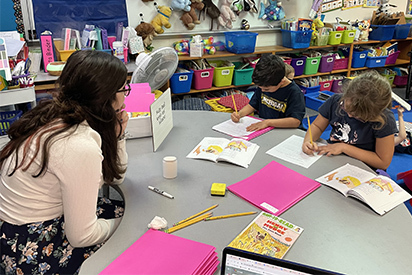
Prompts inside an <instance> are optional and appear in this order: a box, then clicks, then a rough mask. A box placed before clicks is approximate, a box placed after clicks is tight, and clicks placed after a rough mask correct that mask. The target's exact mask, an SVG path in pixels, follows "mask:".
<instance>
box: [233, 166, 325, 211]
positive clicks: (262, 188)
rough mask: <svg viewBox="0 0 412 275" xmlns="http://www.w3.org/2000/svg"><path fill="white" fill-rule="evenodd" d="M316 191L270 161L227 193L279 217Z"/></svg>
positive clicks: (310, 181) (311, 184)
mask: <svg viewBox="0 0 412 275" xmlns="http://www.w3.org/2000/svg"><path fill="white" fill-rule="evenodd" d="M319 187H320V184H319V183H318V182H316V181H315V180H313V179H310V178H308V177H305V176H303V175H301V174H299V173H298V172H295V171H293V170H292V169H290V168H288V167H286V166H283V165H282V164H280V163H277V162H276V161H272V162H270V163H269V164H267V165H266V166H265V167H263V168H262V169H260V170H259V171H258V172H256V173H255V174H253V175H251V176H250V177H248V178H246V179H244V180H241V181H239V182H237V183H235V184H232V185H230V186H229V187H228V189H229V190H230V191H231V192H232V193H234V194H235V195H237V196H239V197H241V198H242V199H244V200H246V201H248V202H249V203H251V204H253V205H255V206H256V207H258V208H260V209H262V210H263V211H266V212H270V213H273V214H274V215H276V216H279V215H280V214H282V213H283V212H284V211H286V210H287V209H289V208H290V207H291V206H293V205H294V204H295V203H297V202H298V201H300V200H301V199H303V198H304V197H306V196H307V195H309V194H310V193H311V192H312V191H314V190H315V189H317V188H319Z"/></svg>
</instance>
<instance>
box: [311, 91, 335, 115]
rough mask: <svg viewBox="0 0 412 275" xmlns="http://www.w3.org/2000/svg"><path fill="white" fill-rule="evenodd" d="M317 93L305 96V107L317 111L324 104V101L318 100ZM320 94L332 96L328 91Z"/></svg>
mask: <svg viewBox="0 0 412 275" xmlns="http://www.w3.org/2000/svg"><path fill="white" fill-rule="evenodd" d="M319 93H320V92H316V93H309V94H305V104H306V107H308V108H310V109H312V110H315V111H318V110H319V107H320V106H322V104H323V103H325V101H326V100H322V99H319ZM322 93H324V94H327V95H329V96H332V95H333V94H334V93H333V92H330V91H322Z"/></svg>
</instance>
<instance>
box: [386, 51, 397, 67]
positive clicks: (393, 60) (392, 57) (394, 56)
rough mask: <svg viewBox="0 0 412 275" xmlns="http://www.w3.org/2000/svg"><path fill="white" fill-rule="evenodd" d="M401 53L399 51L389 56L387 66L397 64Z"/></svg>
mask: <svg viewBox="0 0 412 275" xmlns="http://www.w3.org/2000/svg"><path fill="white" fill-rule="evenodd" d="M400 52H401V51H397V52H394V53H391V54H390V55H388V57H387V58H386V61H385V65H389V64H395V63H396V59H398V56H399V53H400Z"/></svg>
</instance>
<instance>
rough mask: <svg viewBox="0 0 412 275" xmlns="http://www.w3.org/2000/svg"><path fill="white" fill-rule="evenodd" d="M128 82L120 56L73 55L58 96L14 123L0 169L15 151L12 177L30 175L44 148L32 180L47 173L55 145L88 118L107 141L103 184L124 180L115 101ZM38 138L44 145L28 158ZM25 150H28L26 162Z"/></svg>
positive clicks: (60, 82) (60, 78)
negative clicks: (118, 144) (50, 155)
mask: <svg viewBox="0 0 412 275" xmlns="http://www.w3.org/2000/svg"><path fill="white" fill-rule="evenodd" d="M126 78H127V69H126V66H125V65H124V64H123V63H122V62H121V61H120V60H119V59H118V58H116V57H114V56H111V55H109V54H107V53H104V52H99V51H77V52H74V53H73V54H72V55H71V56H70V57H69V59H68V60H67V63H66V65H65V67H64V69H63V71H62V74H61V76H60V77H59V79H58V80H57V87H58V88H57V89H58V93H57V96H56V97H55V98H53V99H51V100H47V101H44V102H41V103H40V104H39V105H38V106H37V107H35V108H34V109H33V110H31V111H28V112H27V113H25V114H24V115H23V116H22V117H21V118H20V119H19V120H17V121H16V122H14V123H13V124H12V125H11V127H10V129H9V131H8V135H9V138H10V142H9V143H8V144H7V145H6V146H5V147H4V148H3V149H2V150H1V152H0V167H1V166H2V165H3V162H4V161H5V160H6V159H7V158H8V157H9V156H10V155H11V154H12V153H14V152H15V153H16V157H15V158H14V160H13V161H14V167H13V169H12V170H11V173H9V176H11V175H13V174H14V172H15V171H16V170H17V169H19V168H20V169H23V171H26V170H27V169H28V168H29V166H30V165H31V164H32V162H33V160H34V159H35V158H36V156H37V155H38V154H39V153H40V152H39V151H40V150H41V153H40V156H41V163H40V169H39V171H38V172H36V174H35V175H33V177H38V176H40V175H42V174H44V173H45V172H46V170H47V165H48V161H49V153H50V148H51V146H52V144H53V143H54V142H55V141H56V140H57V139H61V138H63V137H67V136H69V135H70V134H71V133H73V132H74V131H75V130H76V129H77V127H78V125H79V124H80V123H81V122H83V121H85V120H86V121H87V123H88V124H89V126H90V127H91V128H93V129H94V130H95V131H97V132H98V133H99V134H100V136H101V138H102V153H103V156H104V159H103V164H102V165H103V178H104V180H105V181H106V182H111V181H113V180H114V178H116V179H119V178H120V175H121V174H122V173H124V172H125V171H124V169H123V168H122V167H121V164H120V161H119V158H118V155H117V138H118V136H117V134H116V125H120V126H121V124H120V121H119V119H118V118H117V115H116V112H115V110H114V109H113V107H112V103H113V102H114V101H115V100H116V93H117V91H118V90H119V89H120V88H122V87H123V85H124V83H125V82H126ZM45 134H48V135H45ZM56 137H57V138H56ZM34 140H37V141H40V140H44V144H43V146H41V144H40V143H39V142H36V143H35V151H34V156H33V157H32V158H31V159H27V156H28V154H27V153H28V150H29V147H30V144H31V143H33V142H34ZM20 148H23V154H22V156H21V159H20V157H19V154H18V152H19V149H20Z"/></svg>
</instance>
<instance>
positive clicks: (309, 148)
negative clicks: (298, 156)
mask: <svg viewBox="0 0 412 275" xmlns="http://www.w3.org/2000/svg"><path fill="white" fill-rule="evenodd" d="M318 150H319V148H318V145H317V144H316V143H315V142H314V143H313V144H312V143H310V141H306V142H304V143H303V144H302V151H303V153H305V154H307V155H310V156H313V154H314V153H315V152H317V151H318Z"/></svg>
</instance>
